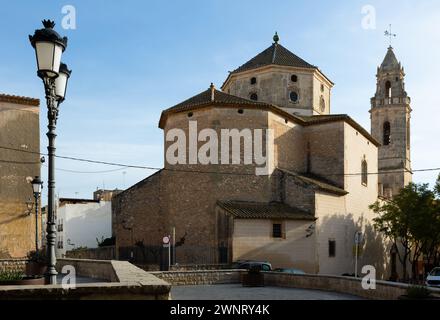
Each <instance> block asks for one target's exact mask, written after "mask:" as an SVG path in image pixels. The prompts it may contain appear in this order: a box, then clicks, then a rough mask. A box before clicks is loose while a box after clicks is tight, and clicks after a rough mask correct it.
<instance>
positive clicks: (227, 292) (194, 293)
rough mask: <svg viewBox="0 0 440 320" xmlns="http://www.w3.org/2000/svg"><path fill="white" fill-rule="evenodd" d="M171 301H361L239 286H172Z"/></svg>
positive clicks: (304, 291) (334, 294) (294, 290)
mask: <svg viewBox="0 0 440 320" xmlns="http://www.w3.org/2000/svg"><path fill="white" fill-rule="evenodd" d="M171 297H172V299H173V300H250V299H251V300H362V298H360V297H357V296H353V295H348V294H342V293H337V292H329V291H320V290H309V289H297V288H282V287H243V286H242V285H241V284H217V285H197V286H173V287H172V288H171Z"/></svg>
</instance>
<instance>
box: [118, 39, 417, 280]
mask: <svg viewBox="0 0 440 320" xmlns="http://www.w3.org/2000/svg"><path fill="white" fill-rule="evenodd" d="M279 42H280V41H279V38H278V35H277V34H275V36H274V38H273V43H272V44H271V45H270V46H269V47H268V48H267V49H265V50H264V51H262V52H261V53H259V54H258V55H256V56H255V57H254V58H252V59H250V60H249V61H248V62H246V63H245V64H243V65H242V66H240V67H238V68H237V69H236V70H234V71H232V72H230V73H229V75H228V76H227V78H226V80H225V82H224V83H223V85H222V87H221V90H217V89H215V87H214V86H213V85H211V86H210V87H209V88H208V89H207V90H205V91H203V92H201V93H199V94H197V95H195V96H193V97H191V98H189V99H187V100H185V101H183V102H181V103H179V104H177V105H175V106H173V107H171V108H168V109H166V110H164V111H163V112H162V115H161V118H160V121H159V127H160V128H161V129H162V130H163V131H164V147H165V150H164V157H165V161H164V163H165V165H164V168H163V169H162V170H160V171H158V172H156V173H155V174H153V175H151V176H149V177H147V178H146V179H144V180H142V181H140V182H139V183H137V184H135V185H133V186H132V187H130V188H128V189H127V190H125V191H124V192H122V193H120V194H119V195H117V196H116V197H115V198H114V199H113V232H114V234H115V235H116V248H117V252H118V254H119V258H125V256H124V254H123V252H126V248H130V247H132V246H134V244H135V243H136V242H137V243H139V242H141V243H142V245H145V246H160V245H161V243H162V238H163V236H164V235H168V234H171V232H172V230H175V233H176V236H175V238H176V240H177V241H178V243H179V245H178V246H176V252H175V261H176V262H177V263H179V264H219V263H231V262H233V261H236V260H245V259H249V260H264V261H269V262H271V263H272V266H273V267H285V268H299V269H302V270H304V271H306V272H308V273H320V274H337V275H340V274H344V273H354V268H355V254H354V252H355V242H354V239H355V234H356V232H362V235H363V237H362V242H361V244H360V247H359V250H358V253H359V260H358V262H359V263H358V265H359V269H358V271H359V272H360V271H361V267H362V266H363V265H367V264H368V265H374V266H375V267H376V269H377V273H378V276H379V277H382V278H386V277H389V272H390V270H389V265H390V261H392V260H393V259H392V257H390V254H389V252H390V246H389V244H388V243H387V242H386V241H385V240H384V239H383V238H382V237H381V235H380V234H378V233H377V232H376V231H375V230H374V228H373V226H372V218H373V217H374V213H372V212H371V210H369V208H368V207H369V205H370V204H372V203H374V202H375V201H376V200H377V199H378V198H380V197H385V196H392V194H394V193H395V192H397V191H398V190H399V189H400V188H402V187H403V186H404V185H405V184H407V183H408V182H409V181H410V180H411V166H410V156H409V154H410V147H409V136H410V134H409V125H410V121H409V119H410V112H411V109H410V106H409V102H410V100H409V97H408V96H407V93H406V91H405V88H404V76H405V74H404V70H403V68H402V66H401V65H400V63H399V62H398V60H397V59H396V56H395V55H394V52H393V49H392V48H391V47H390V48H389V49H388V52H387V54H386V56H385V59H384V60H383V62H382V64H381V65H380V67H379V68H378V70H377V89H376V94H375V96H374V97H373V98H372V99H371V110H370V113H371V128H372V130H371V133H369V132H368V131H367V130H365V129H364V128H362V126H360V125H359V124H358V123H357V122H356V121H355V120H353V119H352V118H351V117H349V116H348V115H346V114H332V113H331V90H332V87H333V82H332V81H331V80H330V79H329V78H328V77H327V76H326V75H325V74H324V73H323V72H322V71H321V70H320V69H319V68H318V67H317V66H315V65H312V64H309V63H308V62H306V61H305V60H303V59H301V58H300V57H298V56H296V55H295V54H293V53H292V52H290V51H289V50H288V49H286V48H285V47H283V46H282V45H281V44H280V43H279ZM366 112H367V110H366ZM193 123H196V128H197V132H198V133H199V136H198V138H197V136H196V137H195V139H196V147H199V148H202V146H203V145H204V143H205V142H206V141H207V139H204V138H203V137H202V138H201V136H200V134H201V133H202V132H207V131H206V130H207V129H212V130H214V132H218V133H219V135H220V131H221V130H223V129H237V130H239V132H244V130H248V129H250V130H258V129H264V130H268V129H270V132H272V136H273V137H272V139H271V140H270V141H269V140H268V135H266V137H265V139H266V142H268V141H269V143H266V145H265V148H264V151H265V152H266V155H269V154H270V155H271V156H270V157H269V156H268V157H267V161H268V162H269V163H268V168H269V169H268V174H266V175H256V174H255V168H256V166H257V164H256V163H255V161H254V162H252V163H249V162H248V163H246V162H244V161H240V162H239V163H237V162H232V163H229V164H223V163H222V164H218V163H213V162H211V163H208V164H206V163H205V164H201V163H199V162H197V161H191V159H189V160H190V161H188V163H187V162H184V161H180V162H179V161H177V162H176V163H173V164H171V163H169V161H167V156H166V155H167V150H168V149H169V148H170V147H172V146H173V144H175V143H176V140H175V138H178V137H176V136H174V135H173V134H171V133H172V132H175V129H179V130H181V131H182V132H183V133H185V137H188V136H189V138H188V141H186V142H187V144H185V148H187V149H190V148H191V141H190V140H191V139H192V138H194V136H193V137H191V129H192V128H191V127H192V124H193ZM173 130H174V131H173ZM212 130H211V131H212ZM202 136H203V134H202ZM205 138H206V136H205ZM185 139H186V138H185ZM229 142H230V141H229V140H228V141H227V143H229ZM222 144H223V142H222ZM244 144H245V142H244V139H243V140H239V145H240V150H244V149H246V146H244ZM193 148H194V146H193ZM200 150H202V149H200ZM210 153H211V156H212V150H210ZM240 160H244V157H243V155H241V158H240ZM378 173H379V174H378Z"/></svg>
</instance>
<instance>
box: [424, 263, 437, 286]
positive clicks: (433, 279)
mask: <svg viewBox="0 0 440 320" xmlns="http://www.w3.org/2000/svg"><path fill="white" fill-rule="evenodd" d="M426 285H427V286H429V287H439V288H440V267H437V268H434V269H432V271H431V272H430V273H429V274H428V276H427V277H426Z"/></svg>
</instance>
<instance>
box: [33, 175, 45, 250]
mask: <svg viewBox="0 0 440 320" xmlns="http://www.w3.org/2000/svg"><path fill="white" fill-rule="evenodd" d="M31 184H32V190H33V192H34V198H35V252H36V254H38V209H39V201H38V200H39V199H40V195H41V189H42V188H43V181H41V179H40V177H38V176H37V177H35V178H34V179H33V180H32V181H31ZM42 227H43V226H42Z"/></svg>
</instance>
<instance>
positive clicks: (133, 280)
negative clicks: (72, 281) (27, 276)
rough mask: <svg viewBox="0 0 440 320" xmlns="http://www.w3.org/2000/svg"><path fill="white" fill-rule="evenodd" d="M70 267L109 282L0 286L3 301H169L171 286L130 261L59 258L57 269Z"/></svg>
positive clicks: (89, 276)
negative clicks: (69, 284)
mask: <svg viewBox="0 0 440 320" xmlns="http://www.w3.org/2000/svg"><path fill="white" fill-rule="evenodd" d="M65 265H70V266H74V267H75V271H76V274H77V275H78V276H82V277H88V278H95V279H100V280H107V281H108V282H97V283H86V284H81V283H79V284H76V287H75V288H69V287H66V286H63V285H61V284H56V285H30V286H0V300H41V299H48V300H168V299H170V289H171V286H170V284H169V283H167V282H165V281H163V280H161V279H159V278H157V277H156V276H154V275H152V274H149V273H147V272H145V271H143V270H142V269H140V268H138V267H136V266H134V265H132V264H130V263H129V262H127V261H114V260H113V261H110V260H108V261H104V260H82V259H59V260H58V262H57V270H58V271H61V269H62V267H63V266H65Z"/></svg>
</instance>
